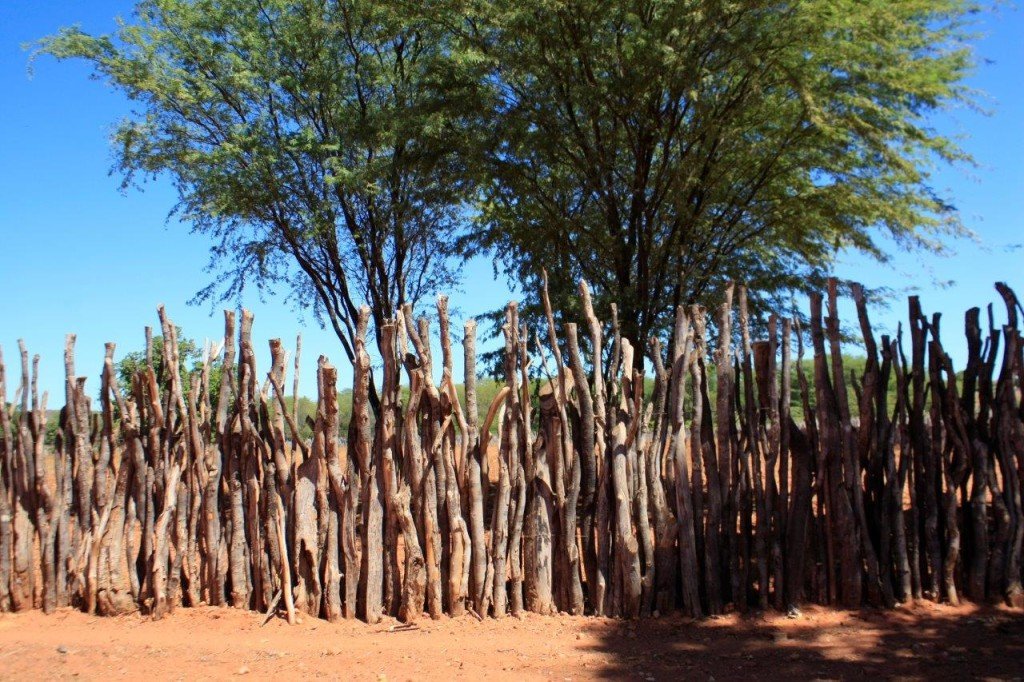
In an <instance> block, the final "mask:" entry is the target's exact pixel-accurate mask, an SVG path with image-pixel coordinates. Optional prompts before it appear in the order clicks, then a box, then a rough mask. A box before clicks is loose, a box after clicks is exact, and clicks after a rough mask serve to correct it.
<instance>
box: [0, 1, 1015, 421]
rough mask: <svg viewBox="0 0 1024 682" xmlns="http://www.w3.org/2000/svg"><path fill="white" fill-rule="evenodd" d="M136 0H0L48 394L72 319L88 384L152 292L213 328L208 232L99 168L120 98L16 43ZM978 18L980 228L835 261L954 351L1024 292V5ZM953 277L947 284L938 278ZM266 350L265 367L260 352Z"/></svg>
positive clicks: (105, 20)
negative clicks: (930, 247)
mask: <svg viewBox="0 0 1024 682" xmlns="http://www.w3.org/2000/svg"><path fill="white" fill-rule="evenodd" d="M132 6H133V3H132V2H130V1H129V0H90V1H88V2H82V1H81V0H35V1H33V0H5V1H4V2H0V83H2V88H3V90H2V92H3V99H2V103H0V131H2V135H3V137H4V139H3V142H2V144H0V292H2V294H0V346H2V348H3V350H4V357H5V360H6V362H7V365H8V369H9V371H13V372H14V373H15V375H16V374H17V362H18V360H17V339H18V338H24V339H25V341H26V343H27V344H28V348H29V351H30V353H39V354H40V355H41V356H42V361H41V363H42V369H41V377H40V379H41V382H40V386H41V388H42V389H44V390H49V391H50V393H51V396H52V398H51V404H60V403H62V402H63V362H62V348H63V339H64V334H65V333H67V332H74V333H76V334H77V335H78V345H77V349H78V352H77V373H78V374H80V375H86V376H88V377H89V383H88V386H91V387H92V388H91V389H90V393H92V394H95V390H96V387H97V386H98V375H99V371H100V368H101V365H102V359H103V343H104V342H105V341H114V342H116V343H117V345H118V350H119V353H120V352H126V351H130V350H137V349H139V348H141V346H142V345H143V326H144V325H146V324H149V325H153V326H155V327H158V322H157V319H156V312H155V309H156V306H157V304H158V303H164V304H165V305H166V306H167V308H168V311H169V312H170V314H171V316H172V318H173V319H174V320H175V322H176V323H177V324H179V325H181V326H182V327H184V331H185V334H186V335H187V336H190V337H193V338H197V339H199V340H202V339H204V338H217V337H219V335H220V334H221V325H222V321H221V314H220V312H219V311H213V312H212V313H211V310H210V309H209V307H208V306H199V307H197V306H189V305H187V301H188V300H189V299H190V298H191V297H192V296H193V294H194V293H195V291H196V290H197V289H199V288H200V286H202V285H203V284H205V283H206V282H207V281H208V280H209V277H210V275H209V274H208V273H206V272H205V271H204V267H205V266H206V263H207V248H208V246H209V244H208V243H207V242H205V241H204V239H203V238H202V237H198V236H195V235H191V234H189V233H188V229H187V227H185V226H182V225H180V224H178V223H176V222H175V221H173V220H171V221H168V220H167V215H168V211H169V210H170V209H171V207H172V206H173V204H174V202H175V196H174V192H173V190H172V189H171V188H170V187H169V185H168V184H167V183H165V182H158V183H152V184H150V185H148V186H147V187H146V189H145V191H144V192H141V193H140V192H138V191H134V190H133V191H129V192H128V193H127V194H122V193H121V192H120V190H119V178H118V177H116V176H114V177H112V176H110V175H109V174H108V171H109V168H110V164H111V152H110V147H109V141H108V140H109V134H110V131H111V128H112V125H113V123H114V122H115V121H117V120H118V119H119V118H121V117H122V116H124V115H125V114H126V113H127V111H128V105H127V102H126V101H125V100H124V99H123V98H122V97H121V96H120V95H118V94H117V93H115V92H113V91H112V90H110V89H109V88H107V87H105V86H104V85H102V84H101V83H98V82H96V81H92V80H90V79H89V78H88V76H89V70H88V68H87V67H86V66H85V65H84V64H79V63H62V64H58V63H56V62H55V61H54V60H52V59H49V58H44V59H40V60H38V61H37V62H36V63H35V65H34V74H33V75H32V76H31V77H30V76H29V73H28V68H27V66H28V52H26V51H25V50H23V49H22V46H23V45H24V44H25V43H28V42H31V41H33V40H35V39H38V38H40V37H42V36H44V35H47V34H49V33H52V32H54V31H55V30H57V28H59V27H60V26H63V25H68V24H74V23H78V24H81V25H82V27H83V28H84V29H85V30H87V31H90V32H109V31H111V30H112V29H113V28H114V18H115V17H116V16H119V15H120V16H129V15H130V13H131V9H132ZM979 29H980V31H981V33H983V36H982V37H981V39H980V40H979V41H978V43H977V54H978V58H979V68H978V70H977V73H976V75H975V76H974V77H973V78H972V79H971V80H970V82H969V85H970V86H972V87H974V88H976V89H978V90H981V91H983V92H984V93H985V95H984V97H985V101H984V105H985V106H986V107H987V108H988V109H990V110H991V111H992V115H990V116H984V115H981V114H979V113H976V112H973V111H970V110H957V111H952V112H949V113H944V114H942V115H941V116H939V117H937V118H936V120H935V122H934V123H935V125H936V127H938V128H939V129H940V130H942V131H943V132H946V133H949V134H955V135H958V136H961V137H963V138H964V145H965V147H966V148H967V149H968V150H969V151H970V152H971V153H973V154H974V155H975V157H976V159H977V161H978V162H979V164H980V167H979V168H976V169H964V168H960V169H939V171H938V172H937V174H936V178H935V184H936V186H937V187H938V188H940V189H941V190H943V191H944V192H945V193H946V196H947V198H949V199H951V200H952V201H953V203H954V204H955V205H956V206H957V207H958V208H959V210H960V211H961V213H962V217H963V220H964V222H965V223H966V225H967V226H968V227H969V228H971V229H972V230H974V232H975V233H976V234H977V241H976V242H973V241H968V240H963V241H959V242H956V243H953V244H951V245H950V246H951V250H952V251H953V254H952V255H950V256H949V257H945V258H940V257H936V256H930V255H928V256H926V255H921V254H907V253H897V254H895V255H894V258H893V260H892V262H891V263H890V264H889V265H888V266H879V265H877V264H875V263H873V262H869V261H868V260H866V259H864V258H861V257H856V256H850V257H846V258H844V259H843V262H842V263H841V265H840V267H839V269H838V271H837V274H838V275H839V276H841V277H849V278H854V279H859V280H861V281H864V282H865V283H867V284H869V285H871V286H889V287H892V288H894V289H899V290H909V289H916V290H917V291H918V293H920V294H921V296H922V302H923V305H924V308H925V310H926V311H927V312H932V311H940V312H943V313H944V324H945V334H944V337H945V338H946V339H947V345H948V346H949V347H950V350H951V351H952V352H953V354H954V359H955V360H958V359H959V357H958V356H962V352H963V351H962V347H963V344H962V342H961V340H960V339H961V337H962V335H961V333H960V329H961V327H962V320H963V311H964V310H966V309H967V308H968V307H970V306H972V305H980V304H983V303H984V302H988V301H991V300H996V296H995V292H994V290H993V289H992V283H993V281H995V280H997V279H1002V280H1006V281H1008V282H1009V283H1010V285H1011V286H1014V287H1016V288H1017V289H1018V291H1019V292H1020V293H1022V294H1024V276H1022V266H1024V249H1022V250H1013V249H1012V248H1011V246H1012V245H1014V244H1022V243H1024V165H1022V160H1024V87H1022V86H1024V76H1022V74H1024V13H1022V12H1020V11H1017V10H1014V9H1013V8H1012V7H1011V6H1009V5H1003V6H1001V8H1000V9H999V10H998V11H997V12H994V13H986V14H985V15H984V16H983V17H982V18H981V24H980V26H979ZM946 281H950V282H952V284H950V285H949V286H946V287H943V288H941V289H940V288H937V287H936V285H937V283H939V282H946ZM452 294H453V296H452V298H453V303H455V304H457V305H458V307H459V309H460V313H461V314H462V315H463V316H466V315H476V314H480V313H482V312H484V311H487V310H491V309H493V308H495V307H497V306H499V305H501V304H502V303H503V302H504V301H505V300H507V299H508V298H509V297H510V295H511V292H510V291H509V289H508V286H507V284H506V282H505V280H504V279H503V278H500V279H498V280H495V279H494V278H493V276H492V270H491V265H490V262H489V261H487V260H476V261H472V262H470V263H467V264H466V270H465V284H464V286H463V291H462V292H452ZM244 304H245V305H246V306H247V307H249V308H251V309H252V310H253V311H254V312H255V314H256V322H255V327H254V332H255V336H256V343H257V351H258V352H259V351H263V349H266V340H267V339H268V338H270V337H272V336H280V337H282V338H283V339H284V340H285V342H286V344H287V345H288V346H289V347H291V346H292V344H293V343H294V337H295V334H296V333H297V332H301V333H302V334H303V339H304V340H303V345H304V358H305V360H304V362H303V370H302V371H303V374H304V386H305V390H304V391H303V392H304V393H307V394H309V393H311V392H312V391H313V387H314V386H315V383H314V382H313V375H314V371H315V362H316V356H317V355H318V354H320V353H324V354H326V355H328V356H329V357H331V358H333V359H334V361H335V363H336V364H338V365H339V366H340V367H341V368H342V372H341V382H342V385H347V384H348V382H349V376H350V374H349V372H348V371H347V368H345V367H344V364H345V363H344V361H343V359H344V356H343V353H342V351H341V348H340V346H339V345H338V342H337V340H336V339H335V337H334V336H333V334H332V333H330V332H327V331H324V330H321V329H320V328H319V327H318V326H317V325H316V323H315V321H314V320H313V319H312V318H311V316H310V315H309V314H303V313H301V312H300V311H297V310H295V309H294V308H293V307H292V306H291V305H289V304H286V303H285V302H284V301H282V300H280V299H277V298H269V299H268V300H266V301H260V300H257V299H255V298H251V299H247V300H245V301H244ZM847 309H848V308H847ZM904 316H905V303H904V302H903V301H902V300H899V301H897V302H896V303H895V304H894V306H893V308H892V309H891V310H877V311H875V312H874V318H875V319H876V321H877V322H878V325H879V326H880V327H883V328H887V329H889V330H894V329H895V324H896V321H897V320H898V319H901V318H902V317H904ZM457 322H459V324H458V326H455V327H454V328H455V329H456V330H460V329H461V320H460V321H457ZM259 359H260V361H261V362H262V363H263V366H264V367H266V364H267V360H268V353H266V352H265V351H264V352H263V354H262V355H260V356H259ZM456 371H457V372H461V367H457V368H456ZM12 383H13V382H9V386H8V390H9V392H10V393H13V391H14V388H15V386H14V385H11V384H12ZM9 398H10V396H9Z"/></svg>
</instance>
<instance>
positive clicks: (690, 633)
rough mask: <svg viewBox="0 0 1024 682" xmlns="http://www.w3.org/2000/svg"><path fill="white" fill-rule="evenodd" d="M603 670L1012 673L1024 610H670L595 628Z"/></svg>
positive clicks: (696, 674) (1016, 670)
mask: <svg viewBox="0 0 1024 682" xmlns="http://www.w3.org/2000/svg"><path fill="white" fill-rule="evenodd" d="M602 630H603V631H602V632H601V637H600V638H599V639H598V640H597V641H598V642H599V643H598V644H597V645H595V646H596V647H597V649H598V650H597V651H595V652H594V653H603V654H605V655H604V656H603V657H602V658H603V660H604V661H605V662H606V663H605V664H604V665H603V666H602V667H601V669H600V670H596V671H591V672H592V673H596V674H597V675H598V676H599V677H604V678H608V679H624V678H629V679H641V680H667V679H697V680H701V679H710V678H714V679H716V680H731V679H773V680H774V679H791V680H794V682H796V681H798V680H809V679H865V678H876V679H892V678H912V679H913V678H916V679H1021V678H1022V677H1024V613H1021V612H1019V611H1016V612H1014V611H1010V610H1006V609H999V608H990V607H961V608H959V609H952V608H951V607H941V606H936V605H927V606H917V607H913V608H903V609H900V610H897V611H895V612H893V611H889V612H885V611H873V610H862V611H856V612H851V611H829V610H824V609H811V610H809V611H808V612H806V613H804V614H802V615H801V616H800V617H798V618H795V619H789V618H786V617H785V616H784V615H775V614H772V615H763V614H747V615H744V616H738V615H728V616H724V617H721V618H717V619H713V618H709V619H704V620H700V621H693V620H688V619H682V618H679V617H675V616H673V617H669V618H662V619H651V620H644V621H638V622H632V623H631V622H621V623H616V624H614V625H612V626H610V627H609V626H606V627H604V628H602Z"/></svg>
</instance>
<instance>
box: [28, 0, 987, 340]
mask: <svg viewBox="0 0 1024 682" xmlns="http://www.w3.org/2000/svg"><path fill="white" fill-rule="evenodd" d="M976 10H977V7H976V5H975V4H973V3H972V2H968V1H965V0H901V1H900V2H889V1H888V0H800V1H799V2H792V1H785V0H784V1H781V2H779V1H775V2H768V1H766V0H750V1H744V2H732V1H727V0H640V1H638V2H621V3H609V2H601V1H597V0H515V1H510V0H426V1H425V2H422V3H419V2H408V1H407V0H299V1H297V2H296V1H293V0H142V1H141V2H140V3H139V5H138V8H137V14H136V16H135V18H134V19H133V20H132V21H130V22H126V23H123V24H122V25H121V27H120V29H119V31H118V32H117V35H116V36H114V37H107V36H91V35H87V34H85V33H83V32H82V31H80V30H78V29H74V28H72V29H64V30H62V31H61V32H59V33H58V34H56V35H55V36H53V37H50V38H48V39H45V40H44V41H43V42H42V48H41V49H42V50H43V51H44V52H47V53H50V54H52V55H55V56H57V57H58V58H71V57H78V58H85V59H86V60H88V61H90V62H92V63H93V65H94V66H95V68H96V71H97V73H98V74H99V75H100V76H102V77H104V78H105V79H107V80H108V81H109V82H110V83H112V84H113V85H114V86H115V87H116V88H118V89H119V90H121V91H123V92H125V93H126V94H127V95H128V96H129V97H130V98H131V99H132V100H134V101H135V102H137V103H138V104H139V105H140V108H139V110H138V111H137V113H136V114H135V115H133V116H130V117H129V118H128V119H127V120H125V121H124V122H123V123H122V124H121V125H120V127H119V128H118V130H117V134H116V141H117V150H118V157H117V158H118V165H119V167H120V169H121V170H122V171H123V172H124V173H125V177H126V181H131V180H132V179H133V178H135V177H137V176H139V175H140V174H141V175H143V176H148V175H151V174H169V175H170V176H171V177H172V178H173V179H174V181H175V183H176V184H177V187H178V190H179V193H180V196H181V203H180V205H179V207H178V208H179V210H180V212H181V214H182V216H183V217H184V218H185V219H186V220H187V221H188V222H189V223H191V224H192V225H193V226H195V228H196V229H197V230H199V231H201V232H205V233H209V234H212V235H213V236H214V237H215V238H216V239H217V244H218V245H217V247H216V248H215V249H214V261H215V264H216V265H217V266H218V267H219V270H218V273H219V274H218V276H217V279H216V281H214V282H213V283H212V284H211V285H210V286H209V287H208V288H207V289H205V290H204V291H203V292H202V294H201V296H202V297H210V296H215V295H219V294H223V295H232V294H236V293H238V292H239V291H241V289H242V288H243V287H244V286H247V285H254V286H259V287H274V288H277V287H278V286H279V285H285V286H287V287H288V289H289V291H291V293H292V294H294V296H295V297H296V300H298V301H299V302H300V303H301V304H310V305H312V306H313V307H314V308H315V310H316V311H317V312H318V313H319V314H322V315H323V319H325V320H326V321H327V322H328V323H330V324H331V325H332V326H333V328H334V329H335V331H336V332H337V334H338V336H339V338H340V339H341V341H342V343H343V345H344V346H345V349H346V351H347V353H348V355H349V357H350V358H351V357H352V352H353V339H354V336H355V333H356V324H357V319H358V308H359V306H360V305H362V304H368V305H369V306H370V309H371V312H372V323H373V324H374V327H375V328H379V326H380V324H381V322H382V321H383V320H384V319H386V318H389V317H392V316H394V315H395V313H396V310H397V309H398V307H399V306H401V305H402V304H403V303H405V302H408V301H416V300H417V299H419V298H421V297H422V296H424V295H426V294H428V293H430V292H432V291H435V290H438V289H443V288H446V287H448V286H450V285H452V284H453V283H454V282H455V281H456V278H457V265H456V262H457V260H458V258H457V256H458V255H473V254H479V253H486V254H489V255H491V256H492V257H493V258H494V259H495V262H496V265H497V266H498V267H499V268H500V269H501V270H503V271H504V272H505V273H506V274H507V275H508V276H509V277H510V278H511V279H512V280H514V281H517V282H519V283H520V284H521V286H522V290H523V292H524V293H525V295H526V297H527V299H528V304H532V308H531V305H527V306H526V307H525V309H524V315H525V316H526V317H527V318H529V314H530V312H531V310H533V311H536V310H537V303H538V299H537V295H536V292H537V291H538V290H539V286H538V284H539V279H540V276H541V273H542V270H543V269H545V268H546V269H547V271H548V273H549V276H550V278H551V289H552V291H551V294H552V300H553V304H554V308H555V309H556V310H560V311H563V312H566V311H568V312H569V313H570V314H571V313H572V311H573V305H574V301H575V292H576V283H577V281H578V279H579V278H581V277H582V278H586V279H587V280H588V281H589V282H591V284H592V285H593V286H594V288H595V294H596V296H595V303H596V305H597V306H598V313H599V315H601V316H602V317H607V307H608V304H609V303H610V302H612V301H614V302H617V304H618V305H619V307H620V309H622V310H628V311H629V313H630V314H629V315H625V316H623V318H622V331H623V333H624V334H625V335H626V336H627V337H628V338H631V339H632V340H633V341H634V342H641V343H642V342H644V341H645V340H646V338H647V336H648V335H650V334H651V333H656V332H659V331H664V330H665V329H666V328H667V326H668V325H667V324H666V322H667V320H668V319H669V318H670V316H671V311H672V309H673V308H674V307H675V305H677V304H680V303H689V302H703V303H707V304H712V303H714V302H715V301H714V300H713V297H714V292H715V291H716V290H718V289H719V288H720V287H719V286H718V285H719V284H721V283H722V282H723V281H724V280H726V279H737V280H741V281H744V282H746V283H748V284H749V285H750V290H751V291H752V292H758V294H757V295H758V296H761V297H765V298H767V299H768V300H767V301H760V303H762V304H766V303H769V302H771V303H776V304H777V303H778V302H779V300H781V297H783V296H786V295H788V293H789V292H791V291H792V290H794V289H806V288H807V287H809V286H813V285H815V284H816V283H818V282H819V280H820V279H821V278H822V276H823V275H824V274H825V273H826V272H827V271H828V269H829V268H830V266H831V265H832V264H833V262H834V259H835V258H836V256H837V254H838V253H839V252H840V251H841V250H844V249H854V250H859V251H862V252H865V253H868V254H871V255H873V256H875V257H877V258H879V259H885V258H886V255H887V254H886V252H885V250H884V249H883V248H882V247H880V245H879V244H880V239H879V238H880V237H881V236H883V235H884V236H885V237H887V238H891V239H892V240H894V241H895V243H897V244H899V245H901V246H907V247H916V248H925V249H939V248H941V244H942V239H943V237H944V236H946V235H948V234H950V233H955V232H958V231H959V230H961V229H962V228H961V226H960V223H959V221H958V220H957V217H956V212H955V209H954V207H952V206H951V205H949V204H948V203H947V202H946V201H944V200H943V198H942V197H941V196H940V195H939V193H937V192H936V191H935V188H934V187H933V186H932V184H931V181H930V177H931V176H930V172H931V169H932V168H933V166H934V164H936V163H937V162H938V163H947V162H956V161H969V159H968V157H967V156H966V154H965V153H964V152H963V150H962V149H961V148H960V147H959V146H958V145H957V144H956V142H955V141H954V140H952V139H950V138H948V137H946V136H943V135H941V134H939V133H938V132H937V131H936V130H935V129H934V128H933V127H932V126H931V123H930V121H931V118H930V115H931V114H932V113H933V112H934V111H936V110H938V109H942V108H945V107H948V106H951V105H955V104H959V103H970V102H971V93H970V92H969V91H967V90H966V89H965V86H964V85H963V79H964V77H965V76H966V74H967V73H968V72H969V70H970V69H971V68H972V66H973V57H972V53H971V51H970V48H969V39H970V35H969V33H968V30H969V19H970V15H971V13H972V12H974V11H976ZM752 302H753V303H754V305H755V306H756V305H757V304H758V303H759V301H758V300H756V299H755V300H754V301H752Z"/></svg>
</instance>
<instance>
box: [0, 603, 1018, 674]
mask: <svg viewBox="0 0 1024 682" xmlns="http://www.w3.org/2000/svg"><path fill="white" fill-rule="evenodd" d="M262 620H263V618H262V616H261V615H259V614H257V613H251V612H242V611H235V610H233V609H227V608H199V609H179V610H178V611H176V612H175V613H174V614H172V615H170V616H168V617H167V618H165V619H163V620H161V621H156V622H154V621H151V620H148V619H146V618H143V617H141V616H139V615H132V616H126V617H122V618H97V617H92V616H86V615H84V614H82V613H80V612H77V611H72V610H62V611H60V612H58V613H56V614H54V615H51V616H44V615H43V614H42V613H39V612H31V613H24V614H13V615H12V614H5V615H0V678H3V679H19V680H20V679H39V678H55V679H65V678H79V679H101V678H102V679H106V678H131V679H135V678H142V677H144V678H146V679H147V680H163V679H168V680H175V679H182V680H184V679H195V678H197V677H201V678H202V677H205V678H209V677H213V678H228V677H235V678H237V677H251V678H269V677H277V678H289V679H290V678H296V677H300V676H301V677H329V678H337V677H342V678H345V679H371V680H412V679H415V680H421V679H427V680H441V679H445V680H452V679H480V678H487V679H489V680H504V679H509V680H512V679H514V680H525V679H549V680H579V679H635V680H644V681H645V682H647V681H649V680H672V679H684V678H685V679H697V680H711V679H715V680H726V679H738V678H748V679H749V678H757V679H759V680H769V679H789V680H791V681H792V682H797V681H798V680H805V679H861V678H884V679H891V678H901V679H939V678H941V679H1014V678H1016V679H1020V678H1021V677H1022V676H1024V613H1021V612H1019V611H1017V612H1014V611H1011V610H1008V609H1003V608H978V607H974V606H963V607H959V608H953V607H949V606H938V605H934V604H921V605H918V606H914V607H904V608H901V609H899V610H896V611H893V612H882V611H872V610H864V611H859V612H844V611H831V610H826V609H821V608H813V607H812V608H809V609H806V610H805V611H804V613H803V614H802V615H801V616H800V617H799V618H795V619H789V618H787V617H786V616H784V615H780V614H774V613H771V614H766V615H760V614H751V615H747V616H742V617H741V616H738V615H729V616H724V617H721V618H715V619H707V620H703V621H699V622H694V621H691V620H688V619H684V618H681V617H679V616H671V617H665V618H660V619H648V620H644V621H639V622H625V621H617V620H609V619H596V618H574V617H569V616H561V617H550V618H545V617H540V616H532V615H531V616H527V617H525V618H523V619H521V620H520V619H515V618H505V619H503V620H500V621H496V620H491V619H488V620H485V621H484V622H482V623H481V622H477V621H476V620H475V619H474V618H473V617H471V616H466V617H465V618H461V619H457V620H453V619H448V618H445V619H442V620H439V621H431V620H429V619H424V620H422V621H420V622H418V623H417V624H416V626H415V627H412V628H405V627H403V626H401V625H399V624H398V623H396V622H395V621H385V622H383V623H381V624H378V625H374V626H367V625H365V624H362V623H357V622H346V623H340V624H331V623H327V622H325V621H320V620H314V619H310V618H305V619H303V622H302V623H300V624H298V625H295V626H293V627H289V626H288V625H287V624H286V623H285V622H284V621H282V620H280V619H276V620H273V621H271V622H270V623H268V624H267V625H266V626H261V625H260V623H261V622H262Z"/></svg>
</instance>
